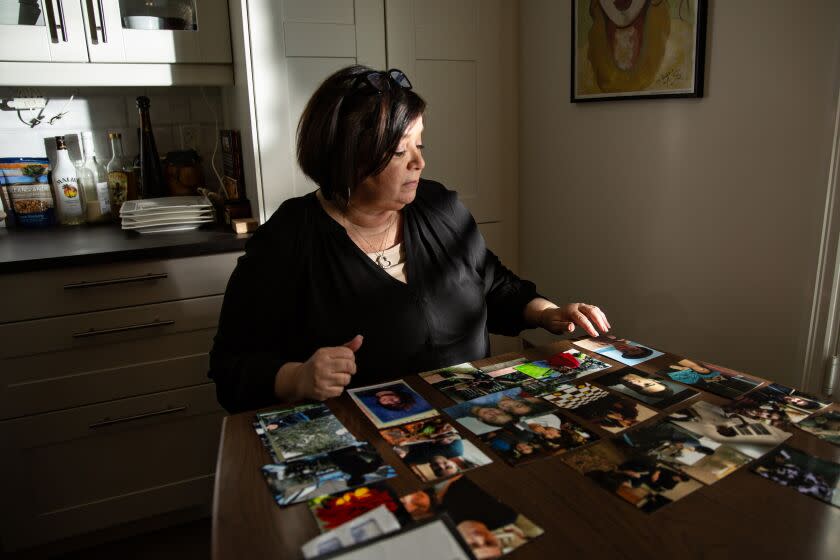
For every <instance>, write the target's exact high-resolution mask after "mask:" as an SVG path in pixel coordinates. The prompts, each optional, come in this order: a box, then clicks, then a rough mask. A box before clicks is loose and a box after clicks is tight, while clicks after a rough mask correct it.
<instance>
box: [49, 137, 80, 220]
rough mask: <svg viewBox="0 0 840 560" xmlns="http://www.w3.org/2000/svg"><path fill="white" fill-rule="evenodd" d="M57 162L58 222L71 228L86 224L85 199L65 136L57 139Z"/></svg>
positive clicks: (55, 169)
mask: <svg viewBox="0 0 840 560" xmlns="http://www.w3.org/2000/svg"><path fill="white" fill-rule="evenodd" d="M55 145H56V162H55V165H53V170H52V181H53V192H54V194H55V202H56V206H57V207H58V221H59V223H61V224H62V225H66V226H70V225H77V224H83V223H85V212H84V208H85V205H84V199H83V194H82V189H81V188H80V187H79V177H78V176H77V175H76V166H74V165H73V162H72V161H71V160H70V154H69V153H68V152H67V144H65V142H64V136H56V137H55Z"/></svg>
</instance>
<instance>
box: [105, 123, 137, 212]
mask: <svg viewBox="0 0 840 560" xmlns="http://www.w3.org/2000/svg"><path fill="white" fill-rule="evenodd" d="M108 139H109V140H111V154H112V155H111V161H109V162H108V167H107V168H106V170H107V172H108V200H109V202H110V203H111V212H112V213H113V214H114V215H115V216H117V215H119V212H120V208H122V205H123V203H124V202H125V201H126V200H133V199H134V198H137V196H136V193H135V192H134V191H135V177H134V172H133V171H132V169H131V165H130V164H129V163H128V162H127V161H126V159H125V156H124V155H123V145H122V135H121V134H120V133H119V132H109V133H108Z"/></svg>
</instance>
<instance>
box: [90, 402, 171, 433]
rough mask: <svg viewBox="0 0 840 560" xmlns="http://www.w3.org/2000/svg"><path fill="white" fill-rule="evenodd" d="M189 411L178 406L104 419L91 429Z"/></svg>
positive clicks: (92, 425) (91, 426)
mask: <svg viewBox="0 0 840 560" xmlns="http://www.w3.org/2000/svg"><path fill="white" fill-rule="evenodd" d="M184 410H187V407H186V406H178V407H175V408H169V407H167V408H164V409H163V410H155V411H154V412H144V413H142V414H135V415H134V416H123V417H122V418H103V419H102V420H100V421H99V422H94V423H93V424H91V425H90V426H88V428H89V429H91V430H95V429H97V428H104V427H105V426H112V425H114V424H122V423H123V422H133V421H134V420H140V419H142V418H151V417H153V416H163V415H164V414H175V413H176V412H183V411H184Z"/></svg>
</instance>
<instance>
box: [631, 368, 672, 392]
mask: <svg viewBox="0 0 840 560" xmlns="http://www.w3.org/2000/svg"><path fill="white" fill-rule="evenodd" d="M622 379H623V380H624V381H626V382H627V383H630V384H631V385H633V386H634V387H636V388H637V389H638V390H639V391H642V392H643V393H649V394H656V393H661V392H662V391H664V390H665V389H667V387H665V385H663V384H662V383H660V382H659V381H657V380H655V379H650V378H649V377H642V376H641V375H636V374H635V373H628V374H627V375H624V376H623V377H622Z"/></svg>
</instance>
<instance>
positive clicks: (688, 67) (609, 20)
mask: <svg viewBox="0 0 840 560" xmlns="http://www.w3.org/2000/svg"><path fill="white" fill-rule="evenodd" d="M625 4H626V5H627V8H626V9H624V10H619V9H618V8H616V6H615V3H614V2H613V0H572V2H571V5H572V25H571V79H570V101H571V102H572V103H584V102H593V101H617V100H630V99H658V98H667V97H676V98H681V97H683V98H684V97H703V85H704V61H705V54H706V18H707V13H708V0H659V2H656V0H626V2H625Z"/></svg>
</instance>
